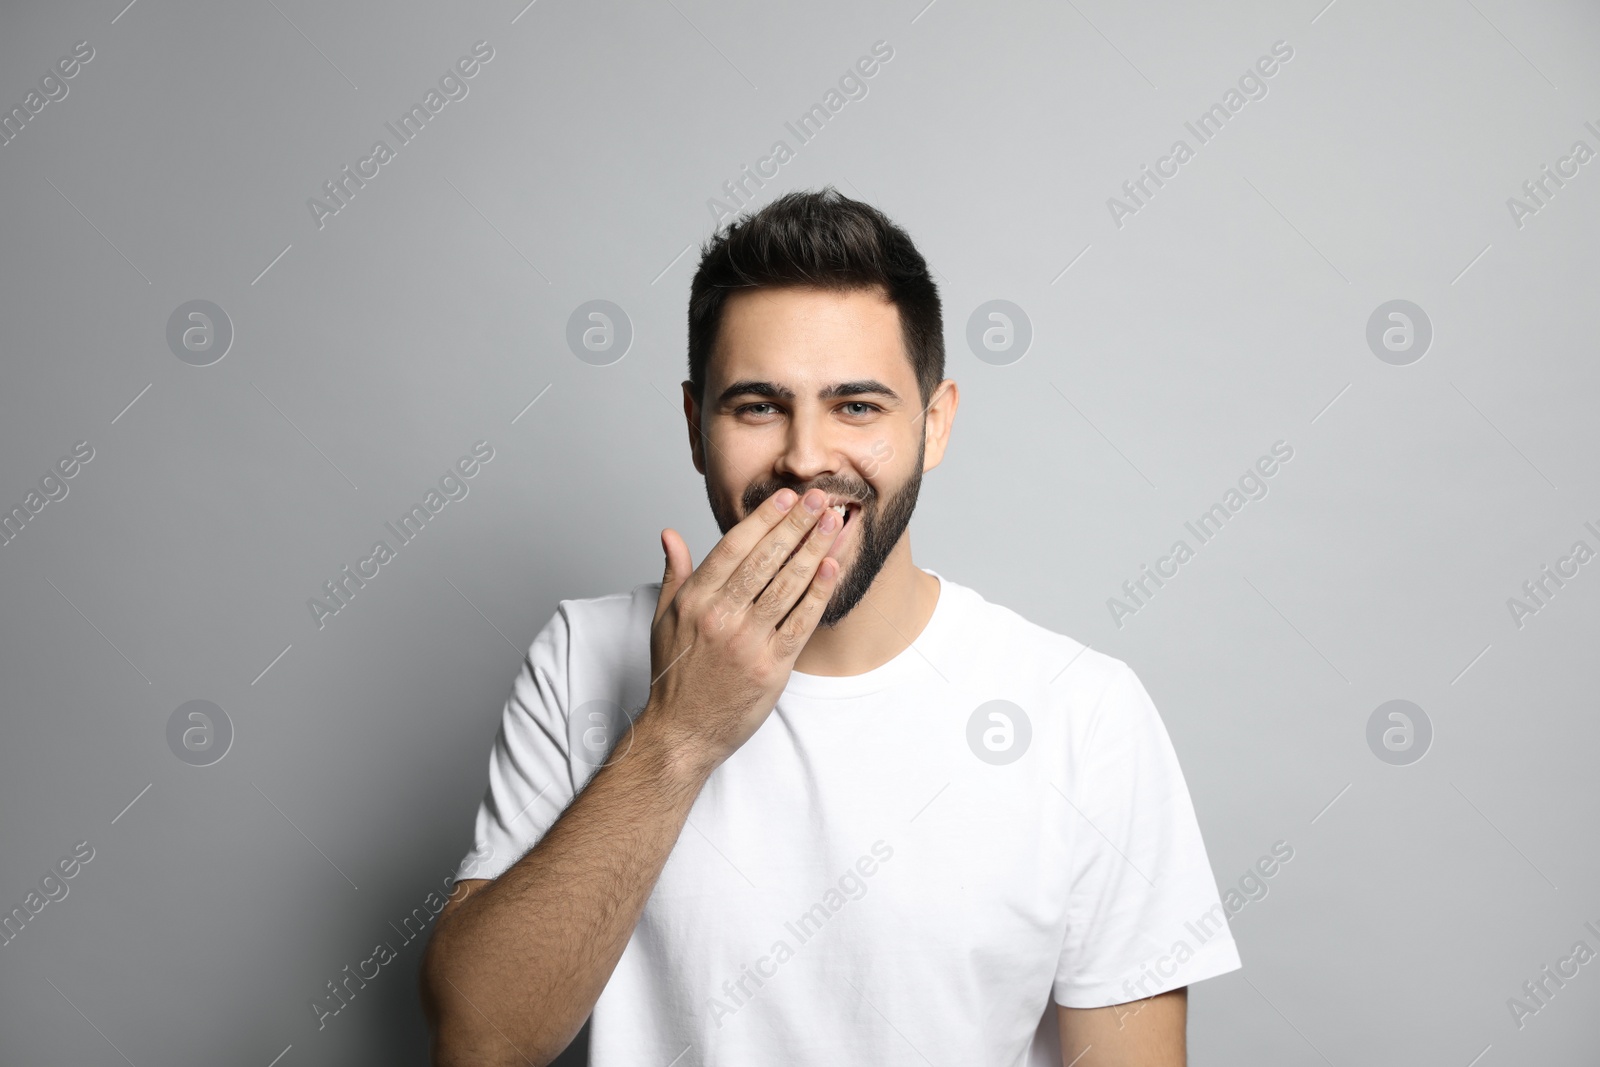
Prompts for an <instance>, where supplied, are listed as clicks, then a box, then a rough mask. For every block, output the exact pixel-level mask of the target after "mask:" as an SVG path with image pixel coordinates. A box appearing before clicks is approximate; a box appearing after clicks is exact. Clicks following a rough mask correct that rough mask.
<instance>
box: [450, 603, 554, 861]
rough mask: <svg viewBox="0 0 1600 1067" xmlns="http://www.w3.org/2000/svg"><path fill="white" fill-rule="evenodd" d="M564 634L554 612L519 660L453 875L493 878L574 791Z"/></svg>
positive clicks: (529, 844)
mask: <svg viewBox="0 0 1600 1067" xmlns="http://www.w3.org/2000/svg"><path fill="white" fill-rule="evenodd" d="M570 641H571V632H570V629H569V625H568V619H567V615H566V610H565V608H562V609H559V610H557V611H556V613H555V615H554V616H553V617H552V618H551V619H550V621H549V622H548V623H546V624H545V627H544V629H543V630H541V631H540V632H539V636H537V637H535V638H534V639H533V644H532V645H531V646H529V648H528V653H527V655H525V656H524V657H523V658H522V668H521V670H520V671H519V672H518V673H517V680H516V682H515V683H514V684H513V686H512V688H511V696H510V697H509V698H507V700H506V705H505V710H504V711H503V712H502V713H501V716H500V729H499V732H498V733H497V734H496V735H495V739H494V748H493V750H492V751H491V752H490V754H489V786H488V789H487V790H486V791H485V792H484V795H483V801H482V802H481V803H480V804H479V805H478V816H477V821H476V825H475V828H474V831H473V848H472V851H471V852H469V853H468V854H467V856H466V858H464V859H463V860H462V861H461V865H460V866H459V867H458V868H457V869H456V874H455V877H456V880H457V881H460V880H462V879H467V878H498V877H499V876H500V875H501V874H503V873H505V872H506V871H507V870H508V869H510V867H511V866H512V865H513V864H515V863H516V862H517V860H519V859H521V858H522V857H523V855H524V854H525V853H526V852H527V851H528V850H529V849H530V848H532V847H533V846H534V845H536V844H538V843H539V839H540V838H541V837H543V836H544V833H545V831H546V830H548V829H549V828H550V827H551V825H553V824H554V823H555V821H556V818H557V817H558V816H559V815H560V814H561V813H562V812H563V811H564V810H566V807H567V805H568V804H569V803H571V801H572V798H573V796H574V795H575V794H576V788H575V785H574V782H573V776H572V763H571V760H570V759H569V758H568V745H569V742H568V729H567V724H568V722H569V721H570V718H569V712H570V710H571V709H570V708H569V707H568V685H567V663H568V650H569V647H570Z"/></svg>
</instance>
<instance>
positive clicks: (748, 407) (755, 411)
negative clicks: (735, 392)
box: [733, 400, 778, 418]
mask: <svg viewBox="0 0 1600 1067" xmlns="http://www.w3.org/2000/svg"><path fill="white" fill-rule="evenodd" d="M777 410H778V409H777V407H776V405H773V404H770V403H768V402H767V401H765V400H758V401H756V402H755V403H753V404H741V405H740V406H739V407H736V408H734V409H733V413H734V414H735V415H738V416H741V417H742V416H745V415H753V416H755V417H756V418H764V417H766V416H768V415H771V414H773V413H774V412H776V411H777Z"/></svg>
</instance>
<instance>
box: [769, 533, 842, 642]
mask: <svg viewBox="0 0 1600 1067" xmlns="http://www.w3.org/2000/svg"><path fill="white" fill-rule="evenodd" d="M838 584H839V561H838V560H836V559H831V558H829V559H824V560H823V561H822V562H821V563H820V564H818V566H817V575H816V577H815V578H813V579H811V584H810V585H808V586H806V592H805V595H804V596H802V597H801V598H800V603H798V604H796V605H795V606H794V610H793V611H791V612H789V617H788V618H787V619H785V620H783V624H782V625H781V626H779V627H778V629H777V630H776V631H775V632H774V633H773V636H772V647H773V651H774V653H776V654H777V655H778V656H779V657H781V658H782V659H784V660H786V661H792V660H793V659H794V657H796V656H798V655H799V654H800V650H801V649H802V648H804V647H805V646H806V642H807V641H809V640H811V632H812V631H813V630H815V629H816V628H817V620H818V619H820V618H822V609H823V608H825V607H827V606H828V599H829V598H830V597H832V596H833V590H834V587H835V586H837V585H838Z"/></svg>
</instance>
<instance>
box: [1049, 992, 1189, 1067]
mask: <svg viewBox="0 0 1600 1067" xmlns="http://www.w3.org/2000/svg"><path fill="white" fill-rule="evenodd" d="M1188 1011H1189V988H1188V986H1181V987H1179V988H1177V989H1172V990H1168V991H1167V992H1165V993H1157V994H1156V995H1155V996H1153V997H1147V998H1145V999H1144V1000H1135V1001H1133V1002H1132V1003H1129V1004H1113V1005H1111V1006H1110V1007H1106V1008H1064V1007H1062V1006H1061V1005H1059V1004H1058V1005H1056V1020H1057V1022H1059V1023H1060V1030H1061V1063H1062V1067H1184V1064H1185V1063H1186V1062H1187V1053H1186V1051H1185V1048H1186V1041H1185V1037H1184V1030H1185V1025H1186V1023H1187V1021H1188Z"/></svg>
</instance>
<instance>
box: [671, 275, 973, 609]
mask: <svg viewBox="0 0 1600 1067" xmlns="http://www.w3.org/2000/svg"><path fill="white" fill-rule="evenodd" d="M685 394H686V402H685V413H686V414H688V415H689V419H690V427H691V432H690V436H691V442H692V443H693V444H694V446H695V447H694V453H695V467H696V468H697V469H698V470H699V471H700V472H701V473H702V474H704V475H705V479H706V495H707V497H708V498H709V499H710V501H711V512H712V514H713V515H714V516H715V517H716V520H717V525H718V526H719V527H720V528H721V529H722V532H723V533H727V532H728V531H729V530H731V529H732V528H733V527H734V525H735V524H736V523H738V522H739V521H740V520H741V519H743V518H744V517H745V516H746V515H748V514H750V512H751V511H753V510H754V509H755V508H756V507H757V506H759V505H760V504H761V502H762V501H763V500H765V499H766V498H767V497H769V496H771V495H772V494H773V493H775V492H777V491H778V490H779V489H782V488H784V487H788V488H791V489H794V490H796V491H797V492H800V493H802V494H803V493H804V492H805V491H806V490H808V489H812V488H816V489H821V490H823V491H824V492H826V493H827V494H828V501H829V503H830V504H835V503H837V504H843V505H845V507H846V512H847V514H846V521H845V526H844V529H843V530H842V531H841V533H840V534H839V537H838V539H837V540H836V541H835V542H834V544H833V546H832V547H831V548H830V549H829V551H828V554H829V555H830V556H834V557H836V558H837V559H838V560H839V564H840V572H839V575H840V576H839V584H838V586H837V588H836V589H835V590H834V593H833V597H832V599H830V601H829V602H828V606H827V608H826V609H825V610H824V611H823V614H822V619H821V621H820V623H819V625H821V626H832V625H834V624H835V623H837V622H838V621H839V620H840V619H842V618H844V617H845V616H846V615H848V614H849V613H850V611H851V610H853V609H854V608H855V606H856V605H857V604H858V603H860V601H861V598H862V597H864V596H865V595H866V593H867V590H868V589H869V588H871V586H872V582H873V579H874V578H876V577H877V575H878V572H879V570H881V569H882V567H883V565H884V562H885V561H886V560H887V559H888V558H889V555H890V553H891V552H892V551H893V550H894V548H895V546H896V545H897V544H899V543H900V541H901V538H902V536H903V535H904V533H905V529H906V524H907V523H909V522H910V520H911V513H912V511H913V510H914V509H915V508H916V503H917V491H918V488H919V487H920V485H921V483H922V472H923V470H924V469H925V467H924V464H925V461H927V460H930V459H931V462H927V463H926V469H930V470H931V469H932V468H933V467H934V466H935V465H937V463H938V460H939V457H940V456H942V454H943V447H944V438H943V435H942V434H939V435H938V439H937V441H935V442H934V445H935V451H936V452H937V455H932V456H930V455H928V453H927V450H926V445H927V443H928V442H927V440H925V438H924V433H923V427H924V425H925V419H924V413H923V404H922V401H921V398H920V395H919V393H918V391H917V380H916V374H915V372H914V371H913V370H912V367H911V360H910V358H909V357H908V356H907V354H906V350H905V344H904V341H903V339H902V336H901V330H900V314H899V310H898V309H897V308H896V307H895V306H894V305H893V304H891V303H889V302H888V301H887V300H885V299H884V297H883V295H882V293H881V291H877V290H857V291H853V292H842V293H841V292H832V291H828V290H821V289H810V288H781V289H750V290H745V291H742V292H739V293H736V294H734V295H733V296H731V297H730V298H729V299H728V301H727V303H726V304H725V305H724V308H723V318H722V326H721V331H720V334H719V336H718V339H717V346H716V351H715V353H714V354H713V355H712V357H711V359H710V361H709V365H708V366H707V368H706V384H705V398H704V403H703V405H700V406H697V405H695V404H694V397H693V395H692V393H691V392H690V390H689V389H688V387H687V384H686V387H685ZM940 410H941V412H942V410H943V408H942V407H941V409H940ZM696 426H698V427H699V433H698V434H696V432H695V427H696Z"/></svg>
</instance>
